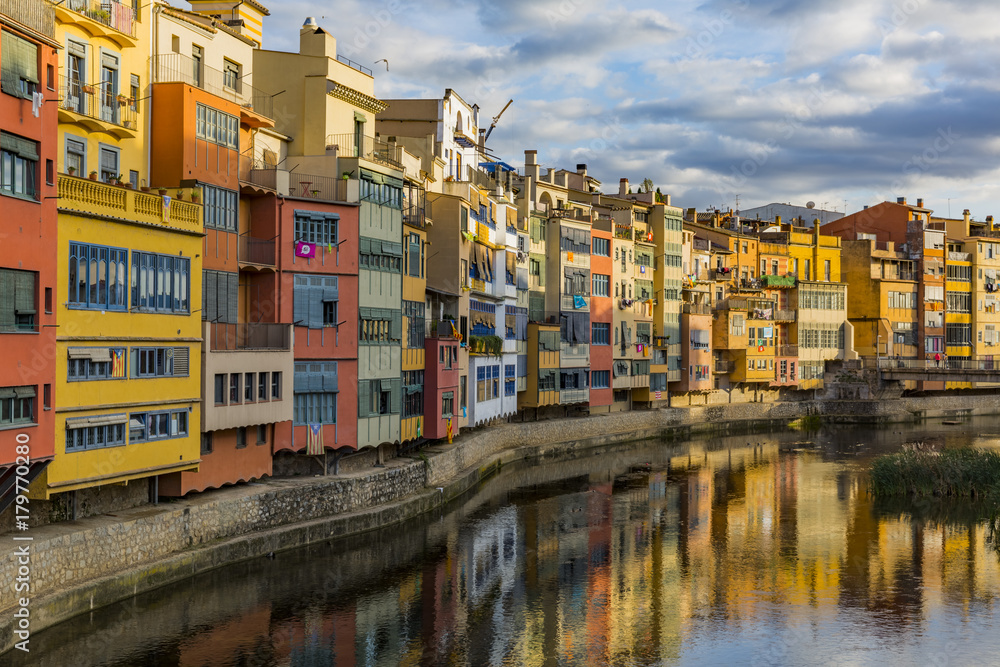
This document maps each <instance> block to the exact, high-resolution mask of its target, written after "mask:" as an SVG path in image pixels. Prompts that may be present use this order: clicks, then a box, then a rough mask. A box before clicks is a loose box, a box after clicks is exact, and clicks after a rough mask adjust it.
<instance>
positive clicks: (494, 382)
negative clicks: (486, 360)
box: [476, 365, 500, 403]
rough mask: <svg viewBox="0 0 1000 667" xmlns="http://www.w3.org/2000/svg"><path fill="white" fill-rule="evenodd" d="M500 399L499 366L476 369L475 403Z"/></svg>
mask: <svg viewBox="0 0 1000 667" xmlns="http://www.w3.org/2000/svg"><path fill="white" fill-rule="evenodd" d="M495 398H500V366H499V365H495V366H480V367H479V368H477V369H476V401H477V402H479V403H482V402H484V401H492V400H493V399H495Z"/></svg>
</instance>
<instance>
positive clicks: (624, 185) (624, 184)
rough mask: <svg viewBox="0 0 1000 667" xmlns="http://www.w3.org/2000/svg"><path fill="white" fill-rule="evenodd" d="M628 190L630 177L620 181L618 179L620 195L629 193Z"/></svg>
mask: <svg viewBox="0 0 1000 667" xmlns="http://www.w3.org/2000/svg"><path fill="white" fill-rule="evenodd" d="M628 190H629V187H628V179H627V178H623V179H621V180H620V181H618V194H619V195H627V194H628Z"/></svg>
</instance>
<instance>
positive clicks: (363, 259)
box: [358, 238, 403, 273]
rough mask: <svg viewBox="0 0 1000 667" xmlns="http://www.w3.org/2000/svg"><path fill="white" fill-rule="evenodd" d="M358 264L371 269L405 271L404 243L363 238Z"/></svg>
mask: <svg viewBox="0 0 1000 667" xmlns="http://www.w3.org/2000/svg"><path fill="white" fill-rule="evenodd" d="M358 246H359V254H360V256H359V257H358V264H359V267H360V268H362V269H367V270H369V271H384V272H386V273H402V272H403V244H402V243H396V242H394V241H380V240H379V239H369V238H361V239H360V240H359V242H358Z"/></svg>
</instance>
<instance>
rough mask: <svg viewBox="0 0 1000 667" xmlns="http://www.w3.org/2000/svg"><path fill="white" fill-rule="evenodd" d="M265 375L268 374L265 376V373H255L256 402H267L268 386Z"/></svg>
mask: <svg viewBox="0 0 1000 667" xmlns="http://www.w3.org/2000/svg"><path fill="white" fill-rule="evenodd" d="M267 375H268V374H267V372H266V371H262V372H260V373H257V400H258V401H266V400H267V388H268V386H269V385H268V383H267Z"/></svg>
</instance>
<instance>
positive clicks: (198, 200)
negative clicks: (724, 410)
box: [191, 195, 201, 204]
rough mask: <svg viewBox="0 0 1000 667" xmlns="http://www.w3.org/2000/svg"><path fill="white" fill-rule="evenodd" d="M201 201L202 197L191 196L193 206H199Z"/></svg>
mask: <svg viewBox="0 0 1000 667" xmlns="http://www.w3.org/2000/svg"><path fill="white" fill-rule="evenodd" d="M200 200H201V197H199V196H198V195H191V203H192V204H197V203H199V202H200Z"/></svg>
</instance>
